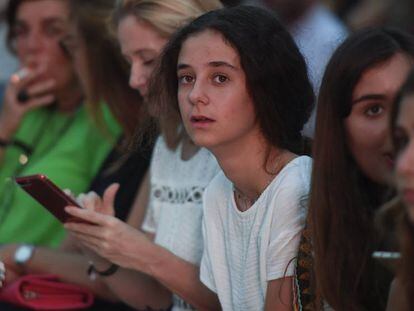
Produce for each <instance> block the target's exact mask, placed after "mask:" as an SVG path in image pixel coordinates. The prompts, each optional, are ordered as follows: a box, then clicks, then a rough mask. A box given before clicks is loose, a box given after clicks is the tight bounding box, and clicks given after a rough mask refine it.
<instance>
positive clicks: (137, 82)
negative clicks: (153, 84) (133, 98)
mask: <svg viewBox="0 0 414 311" xmlns="http://www.w3.org/2000/svg"><path fill="white" fill-rule="evenodd" d="M148 79H149V73H148V72H147V70H145V69H144V68H143V66H142V65H140V64H138V63H133V64H132V66H131V73H130V76H129V86H130V87H131V88H133V89H135V90H138V91H139V92H140V93H141V95H142V96H145V95H146V94H143V93H146V88H147V85H148Z"/></svg>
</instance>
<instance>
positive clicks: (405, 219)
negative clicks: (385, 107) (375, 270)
mask: <svg viewBox="0 0 414 311" xmlns="http://www.w3.org/2000/svg"><path fill="white" fill-rule="evenodd" d="M391 135H392V139H393V144H394V149H395V152H396V165H395V172H396V185H397V190H398V193H399V195H400V200H398V201H397V202H398V203H395V205H394V206H393V208H394V209H397V210H398V215H399V217H400V218H399V219H398V221H399V238H400V243H401V253H402V261H401V264H400V265H399V267H398V271H397V277H396V280H395V281H394V282H393V285H392V287H391V291H390V296H389V300H388V306H387V310H389V311H391V310H397V311H403V310H407V311H408V310H410V309H412V307H413V306H414V296H413V294H414V270H413V268H412V263H413V260H414V249H413V245H414V230H413V224H414V195H413V193H414V143H413V142H414V71H411V73H410V75H409V76H408V79H407V81H406V82H405V83H404V85H403V87H402V88H401V90H400V92H399V95H398V97H397V99H396V102H395V105H394V107H393V110H392V113H391Z"/></svg>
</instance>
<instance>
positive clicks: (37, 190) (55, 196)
mask: <svg viewBox="0 0 414 311" xmlns="http://www.w3.org/2000/svg"><path fill="white" fill-rule="evenodd" d="M15 180H16V183H17V184H18V185H19V186H20V187H22V188H23V190H24V191H26V192H27V193H28V194H30V195H31V196H32V197H33V198H34V199H35V200H36V201H37V202H39V203H40V204H42V205H43V206H44V207H45V208H46V209H47V210H48V211H49V212H50V213H51V214H52V215H53V216H55V217H56V218H57V219H59V220H60V221H61V222H62V223H65V222H69V221H72V222H73V221H75V222H79V221H82V220H80V219H76V218H75V217H73V216H71V215H69V214H68V213H66V212H65V206H68V205H73V206H77V207H79V208H80V206H79V204H78V203H77V202H76V201H75V200H74V199H72V198H71V197H70V196H68V195H67V194H66V193H64V192H63V191H62V190H61V189H60V188H59V187H58V186H56V185H55V184H54V183H53V182H52V181H50V179H48V178H47V177H46V176H45V175H40V174H39V175H31V176H23V177H16V178H15Z"/></svg>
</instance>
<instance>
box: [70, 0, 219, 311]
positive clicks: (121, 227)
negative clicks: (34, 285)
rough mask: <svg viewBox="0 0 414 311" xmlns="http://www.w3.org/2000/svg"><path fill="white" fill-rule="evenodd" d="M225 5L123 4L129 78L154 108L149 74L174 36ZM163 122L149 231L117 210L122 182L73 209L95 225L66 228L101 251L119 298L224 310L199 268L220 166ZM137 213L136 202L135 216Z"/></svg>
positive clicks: (195, 0)
mask: <svg viewBox="0 0 414 311" xmlns="http://www.w3.org/2000/svg"><path fill="white" fill-rule="evenodd" d="M220 7H221V4H220V2H219V1H218V0H200V1H199V0H123V1H120V2H119V4H118V7H117V9H116V11H115V13H114V17H113V21H114V24H115V28H116V32H117V36H118V39H119V42H120V46H121V50H122V53H123V55H124V56H125V58H126V60H127V61H128V62H129V63H130V66H131V75H130V81H129V83H130V86H131V87H132V88H135V89H137V90H138V91H139V92H140V94H141V95H142V96H143V98H144V102H145V103H146V104H148V108H149V110H151V100H150V99H149V98H148V85H149V79H150V76H151V74H152V71H153V69H154V67H155V66H154V65H155V64H156V61H157V58H158V55H159V54H160V52H161V50H162V48H163V47H164V45H165V43H166V42H167V39H168V38H169V37H170V36H171V35H172V34H173V32H174V31H175V30H177V29H178V28H179V27H181V26H183V25H184V24H186V23H187V22H188V21H190V20H192V19H194V18H196V17H197V16H199V15H201V14H202V13H204V12H207V11H209V10H212V9H215V8H220ZM169 100H173V99H169ZM152 113H155V111H152ZM160 127H161V132H162V135H161V136H160V137H159V138H158V139H157V141H156V145H155V148H154V153H153V157H152V159H151V166H150V176H149V183H150V184H149V185H148V180H147V184H146V185H145V184H144V186H142V187H141V190H140V194H139V197H138V198H137V200H138V201H140V200H141V201H145V195H147V196H149V199H148V200H149V203H148V211H147V215H146V217H145V220H144V224H143V227H142V229H143V230H144V231H145V234H144V233H142V232H141V231H139V230H137V229H136V228H135V227H133V226H131V225H128V224H126V223H124V222H122V221H120V220H118V219H117V218H115V217H113V216H112V215H113V199H114V196H115V194H116V191H117V188H118V185H112V186H110V187H109V188H108V189H107V191H106V192H105V194H104V196H103V199H102V200H101V199H100V198H97V197H96V196H94V195H88V196H86V198H85V199H84V200H83V203H84V205H85V207H87V209H83V210H80V209H77V208H68V209H67V210H68V212H69V213H70V214H72V215H73V216H76V217H79V218H82V219H85V220H87V221H88V222H90V223H93V224H94V225H92V226H91V225H88V224H79V223H78V224H76V223H71V224H67V225H66V228H67V229H69V230H70V231H71V232H72V233H73V235H74V236H75V237H77V238H78V239H79V240H80V241H81V242H82V244H83V245H84V246H86V248H87V249H89V250H92V251H94V252H95V254H93V253H91V254H89V255H90V257H91V259H92V260H93V263H92V264H91V266H90V269H89V272H90V274H91V276H98V277H99V276H100V278H99V279H100V281H101V282H104V283H105V284H106V286H107V287H108V288H109V289H110V290H111V292H112V293H113V294H114V296H115V299H120V300H122V301H124V302H126V303H128V304H129V305H131V306H133V307H134V308H139V309H147V308H151V309H157V310H158V309H167V308H168V307H169V306H170V305H171V304H172V306H173V310H192V309H194V308H197V309H209V310H211V309H217V308H218V307H219V303H218V299H217V297H216V295H215V294H213V293H211V292H210V291H209V290H208V289H207V288H206V287H205V286H204V285H203V284H202V283H201V282H200V280H199V266H200V261H201V257H202V250H203V241H202V231H201V219H202V196H203V192H204V189H205V187H206V186H207V184H208V183H209V182H210V180H211V179H212V178H213V177H214V176H215V175H216V174H217V173H218V171H219V166H218V163H217V161H216V159H215V158H214V156H213V155H212V154H211V153H210V152H209V151H208V150H207V149H204V148H199V147H198V146H195V145H194V144H193V143H192V141H191V140H190V139H189V138H188V136H187V135H186V133H185V131H184V129H183V127H182V125H181V119H180V118H176V116H175V115H174V116H172V117H171V118H167V115H165V114H164V115H163V117H162V118H160ZM146 191H148V192H149V193H147V194H146ZM136 212H139V211H138V210H136V209H135V208H134V210H133V211H132V214H131V215H130V219H131V218H134V217H135V216H134V214H135V213H136ZM130 224H131V222H130ZM98 255H99V256H98ZM117 265H119V266H120V267H122V268H121V269H117ZM115 271H116V272H115ZM180 297H182V298H180ZM193 306H194V307H193Z"/></svg>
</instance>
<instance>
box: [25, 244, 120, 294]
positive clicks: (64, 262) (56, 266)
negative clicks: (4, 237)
mask: <svg viewBox="0 0 414 311" xmlns="http://www.w3.org/2000/svg"><path fill="white" fill-rule="evenodd" d="M88 266H89V264H88V260H87V258H86V257H85V256H83V255H82V254H80V253H75V252H65V251H62V250H56V249H48V248H43V247H37V248H36V250H35V252H34V254H33V257H32V258H31V259H30V260H29V261H28V262H27V264H26V265H25V267H24V270H25V273H34V274H55V275H58V276H59V277H60V278H61V279H62V280H63V281H66V282H70V283H75V284H78V285H81V286H83V287H85V288H88V289H89V290H91V291H92V292H93V293H94V294H95V295H97V296H99V297H101V298H103V299H106V300H111V301H115V300H116V299H115V296H114V295H113V294H112V293H111V291H110V290H109V289H108V288H107V286H106V285H105V284H104V283H102V282H99V281H91V280H90V279H89V277H88V275H87V269H88Z"/></svg>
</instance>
